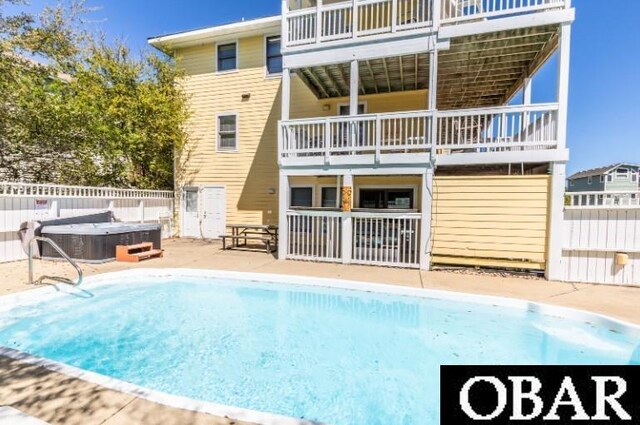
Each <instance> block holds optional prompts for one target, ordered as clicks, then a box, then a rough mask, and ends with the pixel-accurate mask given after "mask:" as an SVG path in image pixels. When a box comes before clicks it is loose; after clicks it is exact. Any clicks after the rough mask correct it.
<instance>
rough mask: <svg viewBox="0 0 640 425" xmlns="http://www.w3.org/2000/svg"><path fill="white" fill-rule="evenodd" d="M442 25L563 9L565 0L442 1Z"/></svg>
mask: <svg viewBox="0 0 640 425" xmlns="http://www.w3.org/2000/svg"><path fill="white" fill-rule="evenodd" d="M441 7H442V9H441V11H442V17H441V22H442V24H449V23H457V22H463V21H467V20H478V19H490V18H496V17H499V16H506V15H513V14H520V13H531V12H538V11H543V10H548V9H559V8H563V7H565V0H442V6H441Z"/></svg>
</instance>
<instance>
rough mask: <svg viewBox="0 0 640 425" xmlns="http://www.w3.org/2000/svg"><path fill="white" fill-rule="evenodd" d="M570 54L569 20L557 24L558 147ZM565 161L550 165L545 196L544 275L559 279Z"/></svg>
mask: <svg viewBox="0 0 640 425" xmlns="http://www.w3.org/2000/svg"><path fill="white" fill-rule="evenodd" d="M570 54H571V24H563V25H562V26H561V28H560V46H559V47H558V137H557V139H558V149H565V148H566V146H567V115H568V114H567V111H568V106H569V66H570ZM565 182H566V164H565V163H553V164H552V165H551V188H550V200H549V241H548V247H547V270H546V277H547V279H549V280H562V277H563V274H564V270H563V262H562V248H563V247H562V245H563V243H564V239H563V235H564V229H563V226H564V192H565V184H566V183H565Z"/></svg>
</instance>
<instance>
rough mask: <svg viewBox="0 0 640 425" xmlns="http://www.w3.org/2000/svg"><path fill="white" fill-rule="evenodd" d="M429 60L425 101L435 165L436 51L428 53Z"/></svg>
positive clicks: (432, 157)
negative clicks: (429, 114)
mask: <svg viewBox="0 0 640 425" xmlns="http://www.w3.org/2000/svg"><path fill="white" fill-rule="evenodd" d="M429 57H430V60H431V63H430V66H429V97H428V99H427V103H428V109H429V111H431V112H432V114H431V126H429V127H427V128H429V129H430V131H431V133H430V134H429V135H428V137H429V139H430V141H431V164H435V159H436V146H437V139H438V114H437V107H438V49H437V48H435V47H434V48H433V50H431V52H429Z"/></svg>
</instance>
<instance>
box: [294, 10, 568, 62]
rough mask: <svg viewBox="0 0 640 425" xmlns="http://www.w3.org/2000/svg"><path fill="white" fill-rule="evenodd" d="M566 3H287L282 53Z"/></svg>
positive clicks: (511, 14)
mask: <svg viewBox="0 0 640 425" xmlns="http://www.w3.org/2000/svg"><path fill="white" fill-rule="evenodd" d="M569 5H570V0H346V1H344V0H343V1H339V0H324V1H323V0H285V1H284V2H283V10H282V17H283V18H282V19H283V24H282V31H283V38H282V39H283V52H284V53H285V54H286V53H294V52H296V51H303V50H312V49H317V48H323V47H329V46H336V45H344V44H349V43H354V42H364V41H367V40H380V39H381V38H394V37H401V36H407V35H411V34H416V33H419V34H424V33H430V32H433V31H434V30H436V29H438V28H439V27H441V26H442V27H451V26H456V25H460V24H465V23H477V22H485V21H489V20H494V19H497V18H505V17H513V16H522V15H526V14H533V13H539V12H545V11H551V10H561V9H565V8H567V7H568V6H569Z"/></svg>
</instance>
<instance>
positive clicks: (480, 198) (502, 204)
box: [432, 176, 549, 270]
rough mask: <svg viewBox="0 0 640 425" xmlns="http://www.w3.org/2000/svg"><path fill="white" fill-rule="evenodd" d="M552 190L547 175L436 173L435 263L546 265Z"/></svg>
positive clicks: (434, 203) (489, 265) (434, 202)
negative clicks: (452, 174) (452, 175)
mask: <svg viewBox="0 0 640 425" xmlns="http://www.w3.org/2000/svg"><path fill="white" fill-rule="evenodd" d="M548 195H549V177H548V176H464V177H437V176H436V177H435V179H434V199H433V228H432V244H433V262H434V263H435V264H449V265H471V266H480V267H508V268H521V269H540V270H542V269H544V268H545V263H546V246H547V233H546V229H547V221H548Z"/></svg>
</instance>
